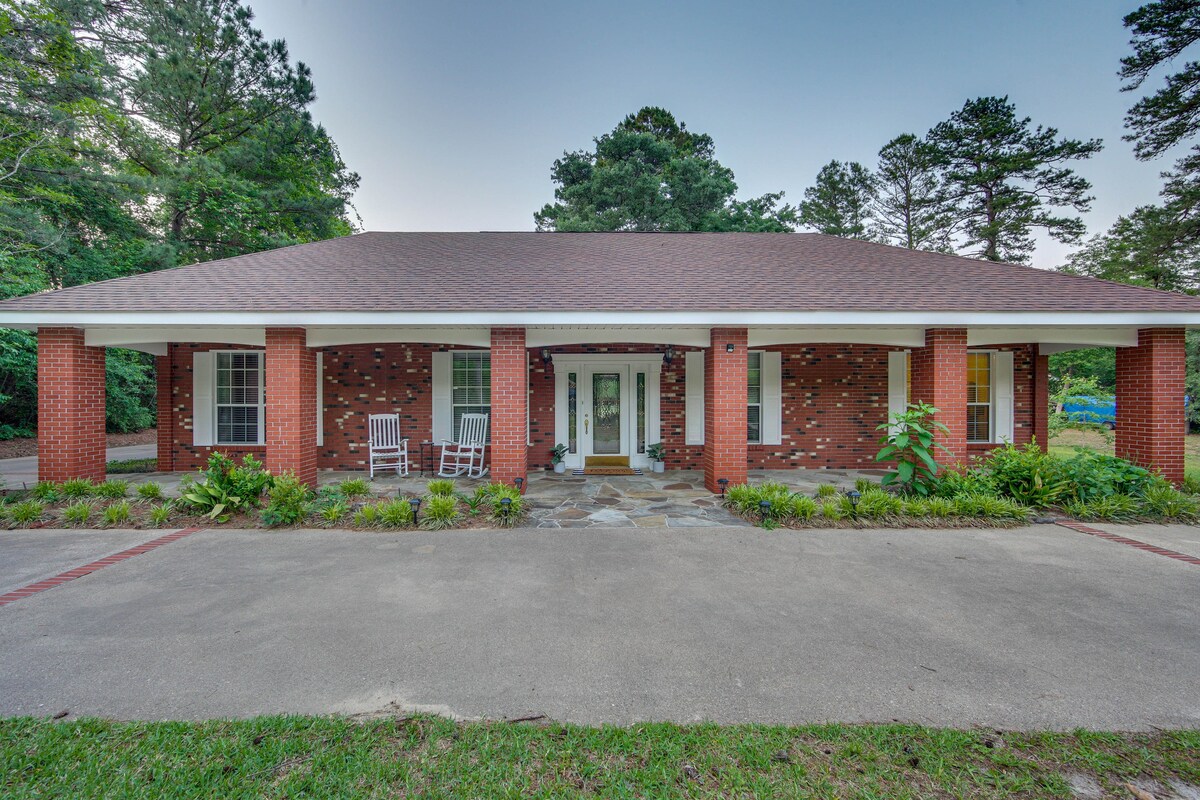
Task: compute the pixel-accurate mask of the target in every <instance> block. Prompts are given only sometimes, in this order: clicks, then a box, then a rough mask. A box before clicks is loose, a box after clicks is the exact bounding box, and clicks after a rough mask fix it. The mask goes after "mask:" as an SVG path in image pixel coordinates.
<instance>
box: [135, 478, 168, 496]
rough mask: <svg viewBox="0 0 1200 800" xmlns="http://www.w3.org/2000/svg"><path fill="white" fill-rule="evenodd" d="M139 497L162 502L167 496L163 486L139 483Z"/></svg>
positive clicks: (152, 483)
mask: <svg viewBox="0 0 1200 800" xmlns="http://www.w3.org/2000/svg"><path fill="white" fill-rule="evenodd" d="M136 491H137V496H138V497H140V498H141V499H143V500H152V501H160V500H162V499H163V497H164V496H165V495H164V494H163V488H162V485H161V484H158V483H154V482H153V481H151V482H149V483H139V484H138V487H137V490H136Z"/></svg>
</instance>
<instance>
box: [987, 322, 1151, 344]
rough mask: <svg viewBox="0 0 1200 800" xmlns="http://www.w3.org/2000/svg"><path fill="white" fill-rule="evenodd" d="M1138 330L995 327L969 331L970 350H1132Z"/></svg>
mask: <svg viewBox="0 0 1200 800" xmlns="http://www.w3.org/2000/svg"><path fill="white" fill-rule="evenodd" d="M1137 330H1138V329H1137V328H1133V327H1129V328H1115V327H1108V326H1106V327H1098V326H1092V327H1084V326H1080V327H1074V328H1063V327H1057V328H1051V327H1044V326H1041V327H1019V328H1018V327H1011V326H1006V327H996V328H982V327H981V328H969V329H968V330H967V345H968V346H969V347H976V346H985V345H993V344H1024V343H1027V342H1038V343H1043V342H1044V343H1047V344H1050V343H1053V344H1054V345H1072V344H1073V345H1078V346H1080V347H1134V346H1135V345H1137V343H1138V334H1137Z"/></svg>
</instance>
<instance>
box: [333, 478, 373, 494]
mask: <svg viewBox="0 0 1200 800" xmlns="http://www.w3.org/2000/svg"><path fill="white" fill-rule="evenodd" d="M337 488H338V491H339V492H341V493H342V495H344V496H345V497H368V496H369V495H370V494H371V484H370V483H368V482H367V481H366V480H365V479H364V478H347V479H346V480H344V481H342V482H341V483H339V484H338V486H337Z"/></svg>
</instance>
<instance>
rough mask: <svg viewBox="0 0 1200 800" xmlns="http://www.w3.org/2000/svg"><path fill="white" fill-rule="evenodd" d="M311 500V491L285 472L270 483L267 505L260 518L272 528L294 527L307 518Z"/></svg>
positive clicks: (289, 473)
mask: <svg viewBox="0 0 1200 800" xmlns="http://www.w3.org/2000/svg"><path fill="white" fill-rule="evenodd" d="M312 499H313V492H312V489H310V488H308V486H307V485H306V484H304V483H302V482H301V481H300V479H298V478H297V477H296V475H295V474H294V473H292V472H285V473H283V474H282V475H277V476H275V479H274V480H273V481H271V487H270V489H268V490H267V504H266V506H265V507H264V508H263V510H262V512H261V513H260V516H261V517H262V521H263V522H264V523H266V524H267V525H269V526H271V527H272V528H275V527H279V526H280V525H295V524H296V523H298V522H300V521H301V520H303V519H304V518H305V517H307V516H308V512H309V508H310V504H311V503H312Z"/></svg>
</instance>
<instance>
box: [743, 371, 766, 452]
mask: <svg viewBox="0 0 1200 800" xmlns="http://www.w3.org/2000/svg"><path fill="white" fill-rule="evenodd" d="M763 352H764V351H762V350H748V351H747V352H746V373H747V375H748V374H749V372H750V357H751V356H757V357H758V402H757V403H751V402H750V400H749V397H750V381H749V379H747V381H746V398H747V399H746V411H747V414H749V410H750V409H751V408H753V407H757V408H758V439H757V440H754V439H751V438H750V435H749V431H747V435H746V443H747V444H762V443H763V413H764V411H765V407H764V406H765V404H764V403H763V391H764V386H763V383H764V381H763V361H765V360H766V359H765V358H764V357H763Z"/></svg>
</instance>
